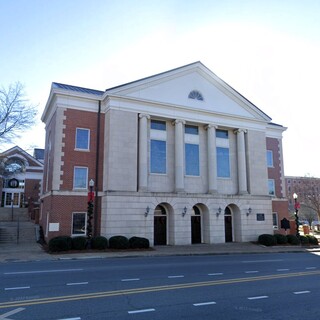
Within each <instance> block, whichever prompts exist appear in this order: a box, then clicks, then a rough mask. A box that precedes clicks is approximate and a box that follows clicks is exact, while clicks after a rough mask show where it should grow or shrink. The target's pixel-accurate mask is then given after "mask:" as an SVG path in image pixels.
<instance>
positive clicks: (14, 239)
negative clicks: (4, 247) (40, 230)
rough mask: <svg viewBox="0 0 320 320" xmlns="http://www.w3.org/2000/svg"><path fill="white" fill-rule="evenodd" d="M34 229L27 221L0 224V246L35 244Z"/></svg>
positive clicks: (33, 225) (34, 226)
mask: <svg viewBox="0 0 320 320" xmlns="http://www.w3.org/2000/svg"><path fill="white" fill-rule="evenodd" d="M36 228H37V226H36V225H35V224H34V223H32V222H28V221H21V222H20V221H19V222H18V221H13V222H0V245H1V244H4V243H5V244H10V243H12V244H16V243H22V242H23V243H28V242H35V241H36Z"/></svg>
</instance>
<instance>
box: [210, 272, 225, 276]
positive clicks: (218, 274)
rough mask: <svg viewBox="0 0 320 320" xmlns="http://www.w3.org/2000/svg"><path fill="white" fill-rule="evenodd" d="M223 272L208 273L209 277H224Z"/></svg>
mask: <svg viewBox="0 0 320 320" xmlns="http://www.w3.org/2000/svg"><path fill="white" fill-rule="evenodd" d="M222 275H223V273H222V272H216V273H208V276H222Z"/></svg>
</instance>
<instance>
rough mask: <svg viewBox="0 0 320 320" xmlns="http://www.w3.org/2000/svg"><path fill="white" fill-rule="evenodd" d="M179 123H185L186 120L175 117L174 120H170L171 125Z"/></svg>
mask: <svg viewBox="0 0 320 320" xmlns="http://www.w3.org/2000/svg"><path fill="white" fill-rule="evenodd" d="M179 123H182V124H186V120H182V119H176V120H173V121H172V124H173V125H176V124H179Z"/></svg>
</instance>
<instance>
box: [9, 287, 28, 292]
mask: <svg viewBox="0 0 320 320" xmlns="http://www.w3.org/2000/svg"><path fill="white" fill-rule="evenodd" d="M23 289H30V287H29V286H27V287H13V288H4V290H6V291H7V290H23Z"/></svg>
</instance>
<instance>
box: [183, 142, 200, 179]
mask: <svg viewBox="0 0 320 320" xmlns="http://www.w3.org/2000/svg"><path fill="white" fill-rule="evenodd" d="M185 164H186V175H188V176H199V175H200V168H199V145H198V144H191V143H186V144H185Z"/></svg>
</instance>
